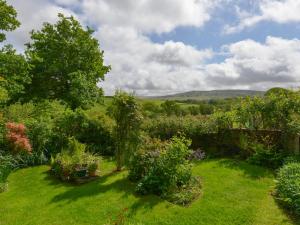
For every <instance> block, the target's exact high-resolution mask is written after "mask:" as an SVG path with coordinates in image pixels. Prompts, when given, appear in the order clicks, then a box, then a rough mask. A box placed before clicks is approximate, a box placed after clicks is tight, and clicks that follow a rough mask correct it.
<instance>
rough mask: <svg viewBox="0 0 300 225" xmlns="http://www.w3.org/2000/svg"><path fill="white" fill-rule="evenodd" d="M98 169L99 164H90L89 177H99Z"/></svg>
mask: <svg viewBox="0 0 300 225" xmlns="http://www.w3.org/2000/svg"><path fill="white" fill-rule="evenodd" d="M97 169H98V163H97V162H93V163H91V164H89V166H88V171H89V176H90V177H95V176H97Z"/></svg>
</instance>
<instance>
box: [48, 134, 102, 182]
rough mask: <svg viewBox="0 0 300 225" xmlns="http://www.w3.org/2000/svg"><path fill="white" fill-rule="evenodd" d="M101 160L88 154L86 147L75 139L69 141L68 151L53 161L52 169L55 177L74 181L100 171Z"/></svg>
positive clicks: (58, 155)
mask: <svg viewBox="0 0 300 225" xmlns="http://www.w3.org/2000/svg"><path fill="white" fill-rule="evenodd" d="M99 163H100V158H99V157H97V156H94V155H92V154H90V153H88V152H86V146H85V145H84V144H81V143H79V142H78V141H77V140H76V139H75V138H70V139H69V144H68V147H67V149H64V150H62V152H61V153H59V154H57V155H56V157H55V158H54V159H52V162H51V167H52V172H53V173H54V175H55V176H58V177H60V178H61V179H62V180H73V179H76V178H78V177H87V176H90V175H91V173H90V172H95V171H96V170H97V169H98V166H99Z"/></svg>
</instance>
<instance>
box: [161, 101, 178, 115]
mask: <svg viewBox="0 0 300 225" xmlns="http://www.w3.org/2000/svg"><path fill="white" fill-rule="evenodd" d="M161 108H162V111H163V112H164V113H165V114H166V115H167V116H171V115H177V116H179V115H182V114H184V112H183V110H182V109H181V108H180V105H179V104H177V103H176V102H175V101H171V100H166V101H165V102H163V103H162V104H161Z"/></svg>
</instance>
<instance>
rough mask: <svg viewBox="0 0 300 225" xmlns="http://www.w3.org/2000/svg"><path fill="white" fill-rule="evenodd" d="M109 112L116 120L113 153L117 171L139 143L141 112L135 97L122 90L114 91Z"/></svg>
mask: <svg viewBox="0 0 300 225" xmlns="http://www.w3.org/2000/svg"><path fill="white" fill-rule="evenodd" d="M109 112H110V114H111V116H112V117H113V118H114V120H115V122H116V125H115V128H114V137H115V142H116V143H115V154H116V161H117V171H120V170H121V169H122V167H123V166H124V165H125V164H126V163H127V162H128V161H129V156H130V153H132V152H133V151H134V150H135V149H136V148H137V145H138V143H139V134H140V126H141V121H142V114H141V111H140V106H139V104H138V103H137V101H136V99H135V97H134V96H133V95H131V94H127V93H125V92H122V91H117V92H116V94H115V96H114V99H113V102H112V106H111V107H110V108H109Z"/></svg>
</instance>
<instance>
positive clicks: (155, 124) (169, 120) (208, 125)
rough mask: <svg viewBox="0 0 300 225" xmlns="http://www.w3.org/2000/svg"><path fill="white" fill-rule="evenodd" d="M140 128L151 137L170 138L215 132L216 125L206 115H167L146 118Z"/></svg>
mask: <svg viewBox="0 0 300 225" xmlns="http://www.w3.org/2000/svg"><path fill="white" fill-rule="evenodd" d="M142 129H143V130H144V131H145V132H146V133H147V134H148V135H149V136H150V137H153V138H155V137H156V138H160V139H163V140H166V139H170V138H171V137H173V136H175V135H178V134H185V135H186V136H187V137H190V138H192V137H194V136H197V135H199V134H206V133H212V132H215V131H216V129H217V127H216V123H215V120H214V118H212V117H206V116H191V115H188V116H184V117H177V116H169V117H164V116H161V117H158V118H153V119H147V120H145V121H144V123H143V126H142Z"/></svg>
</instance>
